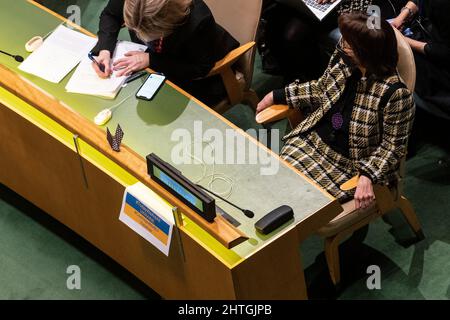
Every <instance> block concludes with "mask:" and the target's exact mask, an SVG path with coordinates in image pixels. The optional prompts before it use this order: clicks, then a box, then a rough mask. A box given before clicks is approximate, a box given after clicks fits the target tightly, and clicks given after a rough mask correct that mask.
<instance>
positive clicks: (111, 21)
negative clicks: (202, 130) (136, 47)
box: [93, 0, 239, 102]
mask: <svg viewBox="0 0 450 320" xmlns="http://www.w3.org/2000/svg"><path fill="white" fill-rule="evenodd" d="M123 7H124V0H110V1H109V3H108V5H107V6H106V8H105V9H104V10H103V12H102V14H101V17H100V29H99V32H98V38H99V40H98V43H97V45H96V46H95V48H94V50H93V52H94V53H98V52H99V51H100V50H105V49H106V50H109V51H110V52H111V53H112V52H113V51H114V48H115V46H116V42H117V37H118V34H119V32H120V29H121V28H122V27H123V26H124V18H123ZM130 35H131V38H132V40H133V41H135V42H141V41H140V40H139V39H138V38H137V36H136V35H135V34H134V32H130ZM146 45H148V47H149V49H148V52H149V53H150V66H149V67H150V68H151V69H153V70H155V71H158V72H162V73H164V74H165V75H166V77H167V78H168V79H170V80H171V81H173V82H175V83H176V84H177V85H179V86H181V87H182V88H183V89H185V90H187V91H188V92H189V93H191V94H193V95H194V96H196V97H198V98H200V99H201V100H204V102H209V101H208V100H210V99H209V97H207V96H205V95H203V94H204V93H205V92H209V94H210V95H211V94H212V95H219V94H220V95H221V94H224V93H225V90H224V88H223V84H222V83H221V81H219V79H217V78H215V79H214V78H213V79H211V80H208V81H204V80H202V81H193V80H195V79H198V78H201V77H204V76H206V75H207V74H208V73H209V71H210V70H211V69H212V67H213V66H214V64H215V63H216V62H217V61H219V60H220V59H222V58H223V57H224V56H225V55H226V54H227V53H228V52H230V51H232V50H233V49H235V48H237V47H239V42H237V41H236V40H235V39H234V38H233V37H232V36H231V35H230V34H229V33H228V32H227V31H226V30H225V29H223V28H222V27H221V26H220V25H218V24H217V23H216V21H215V20H214V17H213V15H212V13H211V11H210V9H209V8H208V6H207V5H206V4H205V3H204V1H203V0H193V2H192V7H191V12H190V15H189V16H188V17H187V19H186V21H185V23H184V24H183V25H182V26H180V27H179V28H178V29H177V30H175V31H174V33H172V34H171V35H169V36H168V37H166V38H165V39H164V41H163V47H162V51H161V52H160V53H157V52H155V51H154V50H153V47H154V46H153V44H152V43H147V44H146ZM202 95H203V96H202Z"/></svg>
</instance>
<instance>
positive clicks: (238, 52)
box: [206, 41, 256, 78]
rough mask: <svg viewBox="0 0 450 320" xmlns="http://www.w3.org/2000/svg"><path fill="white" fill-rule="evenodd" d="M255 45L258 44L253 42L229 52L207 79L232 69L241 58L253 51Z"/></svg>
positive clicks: (217, 63)
mask: <svg viewBox="0 0 450 320" xmlns="http://www.w3.org/2000/svg"><path fill="white" fill-rule="evenodd" d="M255 45H256V42H254V41H252V42H249V43H246V44H244V45H242V46H240V47H239V48H236V49H234V50H233V51H231V52H229V53H228V54H227V55H226V56H225V57H224V58H223V59H222V60H220V61H217V62H216V65H215V66H214V67H213V68H212V69H211V71H210V72H209V73H208V75H207V76H206V78H208V77H212V76H215V75H217V74H220V73H222V72H223V71H224V70H225V69H227V68H229V67H231V66H232V65H233V64H234V63H235V62H236V61H237V60H238V59H239V58H241V57H242V56H243V55H244V54H246V53H247V51H249V50H250V49H252V48H253V47H254V46H255Z"/></svg>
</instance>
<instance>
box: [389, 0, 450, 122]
mask: <svg viewBox="0 0 450 320" xmlns="http://www.w3.org/2000/svg"><path fill="white" fill-rule="evenodd" d="M449 13H450V1H449V0H420V1H419V0H414V1H409V2H408V3H407V4H406V6H405V7H404V9H403V10H402V12H401V13H400V15H399V16H398V17H397V18H396V19H395V20H394V21H393V25H394V26H395V27H397V28H399V29H404V28H405V27H410V30H411V33H410V35H409V36H408V37H407V38H406V39H407V41H408V43H409V44H410V45H411V48H412V49H413V51H414V56H415V60H416V68H417V83H416V92H417V93H418V94H419V96H420V97H421V98H422V99H424V100H425V101H428V102H431V103H433V104H434V105H435V106H436V107H438V108H440V109H441V111H442V112H444V113H446V114H447V115H448V116H449V117H450V19H449V18H448V14H449ZM417 16H419V17H420V18H419V19H414V17H417Z"/></svg>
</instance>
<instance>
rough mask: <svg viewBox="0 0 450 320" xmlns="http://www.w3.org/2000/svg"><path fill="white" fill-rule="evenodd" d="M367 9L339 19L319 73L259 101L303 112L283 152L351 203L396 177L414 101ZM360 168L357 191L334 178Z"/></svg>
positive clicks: (393, 49)
mask: <svg viewBox="0 0 450 320" xmlns="http://www.w3.org/2000/svg"><path fill="white" fill-rule="evenodd" d="M367 20H368V16H367V15H364V14H361V13H357V14H356V13H352V14H344V15H342V16H341V17H340V18H339V28H340V31H341V33H342V39H341V41H340V43H339V45H338V48H337V50H336V52H335V53H334V55H333V56H332V58H331V61H330V63H329V65H328V68H327V69H326V71H325V73H324V75H323V76H322V77H321V78H320V79H319V80H317V81H310V82H306V83H300V82H299V81H296V82H294V83H292V84H290V85H288V86H287V87H286V88H284V89H282V90H277V91H274V92H271V93H269V94H268V95H267V96H266V97H265V98H264V99H263V101H261V103H260V104H259V105H258V110H257V112H261V111H262V110H264V109H266V108H267V107H269V106H271V105H273V104H286V103H287V104H288V105H289V106H290V107H291V108H299V109H300V110H301V111H302V112H303V113H304V114H305V119H304V120H303V121H302V122H301V123H300V124H299V125H298V126H297V127H296V128H295V129H294V130H293V131H292V132H291V133H289V134H288V135H287V136H286V137H284V140H285V141H286V144H285V146H284V148H283V149H282V151H281V157H282V158H284V159H286V160H287V161H288V162H290V163H291V164H292V165H293V166H294V167H296V168H297V169H298V170H299V171H301V172H303V173H304V174H305V175H306V176H308V177H310V178H311V179H313V180H314V181H316V182H317V183H318V184H319V185H320V186H322V187H323V188H324V189H325V190H327V191H328V192H329V193H330V194H332V195H333V196H334V197H336V198H338V199H339V200H340V201H341V202H344V201H347V200H349V199H351V198H352V197H354V199H355V202H356V208H357V209H358V208H366V207H368V206H369V205H370V204H371V202H372V201H373V200H374V197H375V196H374V192H373V184H386V185H390V184H393V183H395V182H396V181H397V180H398V171H399V166H400V161H401V159H402V158H403V157H404V156H405V153H406V147H407V141H408V137H409V135H410V132H411V128H412V124H413V119H414V111H415V106H414V101H413V98H412V95H411V92H409V90H408V89H406V87H405V86H404V85H403V84H402V83H401V80H400V78H399V75H398V74H397V71H396V66H397V63H398V52H397V40H396V36H395V33H394V29H393V28H392V27H391V26H390V25H389V23H387V22H386V21H382V22H381V29H373V28H371V29H370V28H369V27H368V24H367ZM356 175H360V179H359V182H358V186H357V188H356V191H355V192H353V191H351V192H345V191H342V190H340V188H339V187H340V185H341V184H343V183H344V182H346V181H347V180H349V179H351V178H352V177H354V176H356Z"/></svg>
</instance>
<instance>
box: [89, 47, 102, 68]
mask: <svg viewBox="0 0 450 320" xmlns="http://www.w3.org/2000/svg"><path fill="white" fill-rule="evenodd" d="M88 58H89V59H90V60H92V62H94V63H95V64H96V65H97V67H98V68H99V69H100V71H101V72H105V66H104V65H103V64H100V63H98V61H97V60H95V58H94V57H93V56H92V52H89V53H88Z"/></svg>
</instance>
